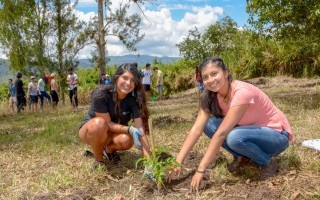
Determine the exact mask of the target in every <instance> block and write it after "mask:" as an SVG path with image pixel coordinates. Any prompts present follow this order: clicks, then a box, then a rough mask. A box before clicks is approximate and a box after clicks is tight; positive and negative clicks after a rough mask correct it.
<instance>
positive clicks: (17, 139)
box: [0, 77, 320, 200]
mask: <svg viewBox="0 0 320 200" xmlns="http://www.w3.org/2000/svg"><path fill="white" fill-rule="evenodd" d="M250 81H251V82H252V83H254V84H256V85H257V86H258V87H260V88H262V89H263V90H264V91H265V92H266V93H267V94H268V95H269V96H270V97H271V98H272V100H273V101H274V103H275V104H276V105H277V106H278V107H279V108H280V109H281V110H282V111H283V112H284V113H285V114H286V115H287V117H288V119H289V121H290V123H291V125H292V129H293V131H294V135H295V141H293V142H292V143H291V146H290V147H289V148H288V149H287V150H286V151H285V152H284V153H283V154H281V155H280V156H279V158H278V160H279V163H280V170H279V172H278V173H277V176H276V177H274V178H272V179H270V180H268V181H262V182H259V181H256V178H257V169H255V168H250V169H248V170H246V171H244V173H243V174H242V175H240V176H234V175H231V174H229V173H228V172H227V170H226V164H227V162H230V161H231V157H230V155H228V154H227V153H226V152H225V151H224V150H221V153H222V155H224V160H222V162H219V163H217V164H216V165H215V167H214V169H212V171H210V174H209V179H208V180H207V183H208V185H207V186H206V187H205V188H204V189H202V190H200V191H199V192H197V193H193V194H189V193H188V192H187V191H186V190H184V189H181V190H179V191H178V190H170V191H169V192H168V191H166V190H161V191H158V190H157V189H156V187H154V189H152V188H150V187H147V186H146V182H148V181H147V180H146V179H143V178H142V174H143V170H142V169H136V168H135V162H136V160H137V159H138V158H139V157H140V153H139V151H137V150H136V149H135V148H132V149H131V150H129V151H126V152H120V156H121V158H122V164H121V166H119V167H114V166H113V165H112V164H111V163H110V164H109V165H108V166H107V170H93V169H92V162H93V160H92V159H91V158H87V157H84V156H83V155H82V154H83V152H84V151H85V150H86V149H88V146H86V145H84V144H83V143H81V141H80V139H79V138H78V126H79V123H80V122H81V120H82V118H83V116H84V114H85V113H86V111H87V108H88V106H87V105H82V106H81V107H80V108H79V112H71V107H70V106H69V105H67V106H61V107H59V110H58V111H51V110H49V109H46V110H44V111H43V112H42V113H29V112H24V113H21V114H19V115H12V114H6V113H7V112H8V111H7V109H8V108H7V107H8V106H6V102H2V106H1V110H0V114H1V113H2V114H1V115H0V180H1V181H0V199H5V200H7V199H8V200H9V199H10V200H11V199H118V200H119V199H187V198H188V199H320V154H319V152H318V151H316V150H313V149H309V148H306V147H303V146H302V145H301V142H302V141H304V140H307V139H316V138H318V139H319V138H320V130H319V122H320V79H292V78H289V77H277V78H261V79H254V80H250ZM149 108H150V110H151V117H152V121H153V135H154V141H155V144H156V145H157V146H167V147H169V148H170V149H171V151H172V154H173V155H175V154H176V153H177V152H179V149H180V147H181V145H182V142H183V140H184V138H185V136H186V135H187V134H188V130H189V129H190V128H191V126H192V124H193V121H194V113H195V112H196V110H197V108H198V99H197V94H196V90H195V89H190V90H188V91H185V92H183V93H180V94H177V95H174V96H172V97H170V98H169V99H167V100H164V101H161V102H159V101H156V102H149ZM208 144H209V140H208V139H207V138H206V137H205V136H203V137H201V138H200V141H199V142H198V143H197V144H196V146H195V148H194V151H196V152H199V154H203V153H204V152H205V150H206V147H207V145H208Z"/></svg>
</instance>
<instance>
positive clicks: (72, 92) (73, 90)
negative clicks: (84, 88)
mask: <svg viewBox="0 0 320 200" xmlns="http://www.w3.org/2000/svg"><path fill="white" fill-rule="evenodd" d="M69 97H70V103H71V104H72V105H73V106H76V107H78V92H77V87H75V88H73V89H72V90H69ZM72 97H73V98H74V103H75V105H74V104H73V99H72Z"/></svg>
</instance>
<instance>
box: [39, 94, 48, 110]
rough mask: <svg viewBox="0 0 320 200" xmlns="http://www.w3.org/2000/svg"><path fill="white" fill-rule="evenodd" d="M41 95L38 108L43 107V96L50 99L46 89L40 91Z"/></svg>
mask: <svg viewBox="0 0 320 200" xmlns="http://www.w3.org/2000/svg"><path fill="white" fill-rule="evenodd" d="M40 92H41V95H39V96H40V108H41V109H42V108H43V97H46V98H47V99H48V100H49V101H51V97H50V95H49V94H48V93H47V92H46V91H40Z"/></svg>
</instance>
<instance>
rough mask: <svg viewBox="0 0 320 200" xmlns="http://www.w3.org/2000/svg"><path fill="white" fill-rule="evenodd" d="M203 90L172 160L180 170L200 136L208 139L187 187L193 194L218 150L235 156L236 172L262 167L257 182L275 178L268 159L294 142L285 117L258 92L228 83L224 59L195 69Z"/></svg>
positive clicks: (176, 172)
mask: <svg viewBox="0 0 320 200" xmlns="http://www.w3.org/2000/svg"><path fill="white" fill-rule="evenodd" d="M199 71H200V73H201V77H202V79H203V83H204V86H205V90H204V91H203V94H202V96H201V107H200V109H199V111H198V116H197V119H196V121H195V123H194V125H193V127H192V128H191V130H190V132H189V134H188V136H187V138H186V139H185V141H184V143H183V146H182V148H181V150H180V152H179V154H178V156H177V158H176V160H177V162H179V163H180V164H182V162H183V161H184V159H185V157H186V156H187V154H188V152H189V151H190V150H191V149H192V148H193V146H194V145H195V143H196V142H197V141H198V139H199V137H200V136H201V134H202V132H204V133H205V134H206V135H207V136H208V137H209V138H211V141H210V144H209V146H208V149H207V151H206V153H205V154H204V157H203V159H202V160H201V162H200V164H199V166H198V169H197V171H196V173H195V175H194V176H193V178H192V181H191V186H190V187H191V190H197V189H198V187H199V184H200V182H201V181H202V179H203V174H204V172H205V170H206V168H207V166H208V165H209V164H210V163H211V162H212V161H213V160H215V158H216V155H217V154H218V153H219V150H220V147H223V148H224V149H226V150H227V151H228V152H230V153H231V154H232V155H233V156H234V160H233V161H232V162H231V163H230V164H228V170H229V171H230V172H237V171H239V169H240V168H241V167H243V166H245V165H246V164H247V163H249V162H251V161H252V162H254V163H256V164H258V165H259V166H261V172H260V180H266V179H267V178H270V177H272V176H274V175H275V173H276V171H277V170H278V164H277V162H276V160H275V159H271V158H272V157H275V156H277V155H278V154H280V153H281V152H283V151H284V150H285V149H286V148H287V147H288V146H289V141H291V140H292V139H293V135H292V130H291V127H290V124H289V122H288V120H287V118H286V117H285V115H284V114H283V113H282V112H281V111H280V110H279V109H278V108H277V107H276V106H275V105H273V103H272V102H271V100H270V99H269V98H268V96H267V95H266V94H265V93H263V92H262V91H261V90H260V89H258V88H257V87H255V86H253V85H251V84H249V83H246V82H242V81H238V80H232V78H231V75H230V74H229V72H228V71H227V69H226V67H225V65H224V62H223V60H222V59H220V58H217V57H212V58H207V59H205V60H204V61H203V62H202V64H201V65H200V66H199ZM181 170H182V169H181V167H178V168H176V169H175V170H173V171H171V172H170V173H169V176H168V179H169V181H170V180H171V178H173V176H175V175H177V176H179V175H180V173H181Z"/></svg>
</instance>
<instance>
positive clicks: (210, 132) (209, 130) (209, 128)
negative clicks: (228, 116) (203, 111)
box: [203, 117, 217, 138]
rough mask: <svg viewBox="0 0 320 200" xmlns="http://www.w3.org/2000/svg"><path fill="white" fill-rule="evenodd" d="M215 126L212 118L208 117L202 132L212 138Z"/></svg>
mask: <svg viewBox="0 0 320 200" xmlns="http://www.w3.org/2000/svg"><path fill="white" fill-rule="evenodd" d="M216 130H217V126H216V124H215V121H214V118H212V117H210V118H209V119H208V121H207V123H206V125H205V126H204V129H203V132H204V133H205V134H206V135H207V136H208V137H209V138H212V136H213V134H214V133H215V132H216Z"/></svg>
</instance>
